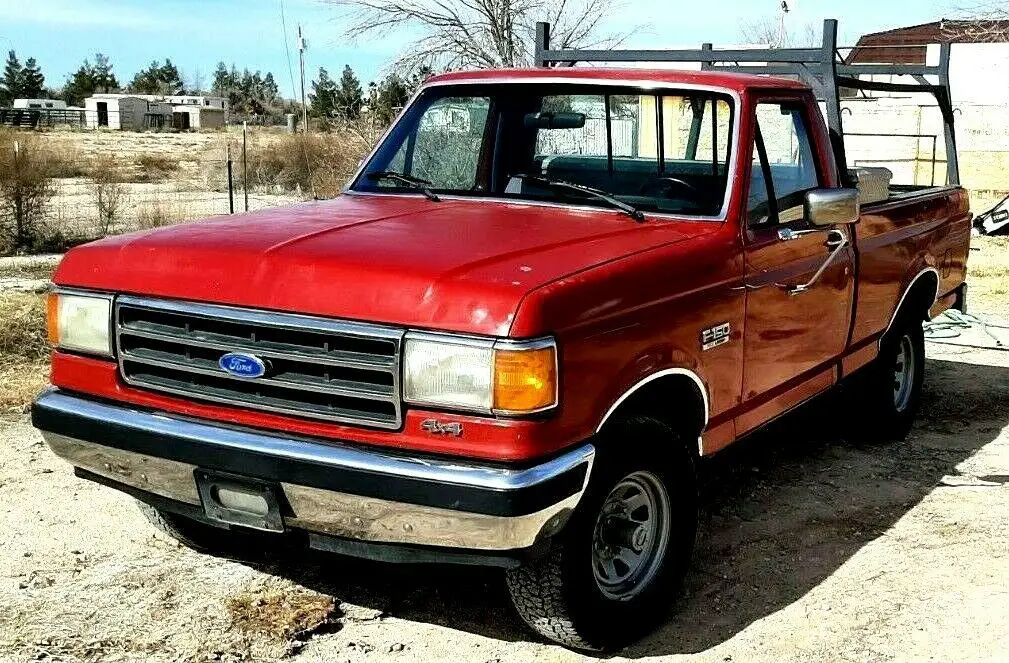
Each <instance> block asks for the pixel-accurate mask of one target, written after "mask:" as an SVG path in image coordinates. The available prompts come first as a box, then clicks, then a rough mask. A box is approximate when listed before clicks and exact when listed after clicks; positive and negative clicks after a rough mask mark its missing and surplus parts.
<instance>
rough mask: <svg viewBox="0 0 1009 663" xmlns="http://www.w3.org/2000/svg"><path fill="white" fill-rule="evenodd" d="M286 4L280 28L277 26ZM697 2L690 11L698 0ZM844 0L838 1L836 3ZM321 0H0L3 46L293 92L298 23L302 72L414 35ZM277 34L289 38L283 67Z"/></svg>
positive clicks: (754, 14) (723, 2)
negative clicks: (383, 31)
mask: <svg viewBox="0 0 1009 663" xmlns="http://www.w3.org/2000/svg"><path fill="white" fill-rule="evenodd" d="M789 2H790V5H792V7H793V11H792V12H791V13H790V14H789V22H790V24H791V25H792V26H793V29H794V31H795V32H796V33H801V32H802V30H803V29H804V27H803V26H805V25H806V24H809V23H812V24H816V25H819V24H820V23H821V22H822V21H823V19H824V18H827V17H830V18H837V19H839V27H840V38H839V42H840V43H841V44H842V45H851V44H854V42H855V41H856V40H857V39H858V37H859V35H861V34H864V33H867V32H876V31H879V30H884V29H888V28H894V27H900V26H904V25H914V24H917V23H926V22H929V21H933V20H937V19H939V18H942V17H953V16H957V15H958V12H957V10H956V9H955V7H957V6H958V5H959V6H962V4H963V3H962V2H961V3H957V2H956V1H955V0H953V1H950V0H889V1H888V0H845V2H843V3H839V2H837V1H836V0H789ZM282 4H283V7H284V14H285V17H286V25H287V34H286V39H285V33H284V30H283V27H282V21H281V5H282ZM615 4H617V5H619V9H618V10H617V11H614V12H612V14H611V16H612V17H611V18H609V19H608V20H607V21H606V22H605V24H604V26H603V29H604V30H606V31H611V32H613V33H623V32H627V31H630V30H634V33H633V35H632V36H631V37H630V38H629V39H628V40H627V41H626V42H625V44H624V46H626V47H628V48H634V47H638V48H660V47H674V46H678V47H687V46H690V47H696V46H697V45H698V44H699V43H700V42H704V41H710V42H713V43H714V44H715V45H716V46H718V45H719V44H738V43H740V29H741V26H742V25H743V24H746V23H750V22H753V21H756V20H760V19H764V18H768V17H770V18H772V19H773V20H776V17H777V16H778V13H777V12H778V7H779V6H780V0H706V2H703V3H699V2H697V0H689V1H684V0H623V1H622V2H621V1H620V0H617V2H615ZM702 5H703V7H704V11H703V12H700V11H697V9H698V7H699V6H702ZM841 8H843V12H842V10H841ZM344 12H346V10H345V9H340V10H338V9H336V8H335V7H334V6H333V5H331V4H327V3H326V2H325V0H283V3H282V2H281V0H155V1H147V0H0V51H3V52H4V53H5V52H6V51H8V50H11V49H14V50H16V51H17V54H18V57H19V58H20V59H21V61H22V63H23V62H24V60H25V59H27V58H28V57H34V58H36V60H38V62H39V64H40V65H41V67H42V71H43V73H44V74H45V75H46V83H47V85H49V86H51V87H60V86H62V85H63V84H64V83H65V82H66V79H67V77H68V75H69V74H71V73H72V72H73V71H74V70H76V69H77V68H78V67H79V66H80V64H81V62H82V61H83V60H84V59H85V58H89V59H90V60H92V61H93V59H94V53H95V52H96V51H98V52H102V53H104V54H105V55H107V56H109V58H110V59H111V61H112V64H113V67H114V71H115V73H116V75H117V76H118V78H119V80H120V82H121V83H123V84H125V83H126V82H128V81H129V80H130V79H131V78H132V77H133V74H134V73H135V72H136V71H137V70H139V69H141V68H143V67H145V66H146V65H147V64H149V63H150V62H151V61H152V60H154V59H157V60H159V61H160V60H164V58H166V57H168V58H171V60H172V62H173V63H175V64H176V66H178V67H179V68H180V69H181V70H182V72H183V74H184V76H185V78H186V80H187V82H189V81H191V80H192V79H193V78H194V76H197V75H201V76H202V77H203V79H204V82H205V84H206V85H209V84H210V82H211V81H212V78H213V71H214V69H215V68H216V66H217V63H218V62H220V61H223V62H226V63H228V64H229V65H230V64H231V63H235V64H237V65H238V66H239V68H245V67H248V68H249V69H251V70H253V71H255V70H257V69H259V70H262V71H263V72H266V71H271V72H273V74H274V76H275V77H276V79H277V82H278V84H279V85H280V87H281V93H282V94H283V95H284V96H286V97H289V98H293V97H294V96H295V95H294V93H293V90H294V85H293V83H294V82H295V81H296V80H297V76H298V61H297V57H298V54H297V50H296V47H295V33H296V30H297V26H298V25H299V24H300V25H301V26H302V28H303V30H304V31H305V37H306V39H307V41H308V51H307V53H306V65H305V66H306V73H307V76H308V78H309V79H311V78H314V77H315V75H316V72H317V71H318V69H319V67H325V68H326V69H327V70H329V71H330V73H331V74H335V75H338V74H339V72H340V71H341V70H342V69H343V66H344V65H345V64H349V65H350V66H351V67H353V68H354V70H355V71H356V72H357V74H358V77H359V78H360V79H361V80H362V81H364V82H367V81H369V80H373V79H375V78H378V77H380V76H382V75H383V74H385V73H388V65H389V63H390V62H391V61H392V59H393V58H394V57H395V56H396V55H397V54H398V53H400V52H402V51H403V50H404V49H405V48H406V47H407V46H408V45H409V43H410V41H411V37H412V35H411V34H408V33H392V34H387V35H382V36H380V37H375V38H371V39H367V40H361V41H358V42H356V43H352V42H350V41H348V40H347V39H346V38H345V37H344V30H345V28H346V26H347V24H348V21H349V18H348V16H346V15H345V13H344ZM285 44H287V45H288V46H289V47H290V63H291V67H290V68H289V66H288V63H289V60H288V56H287V52H286V51H285Z"/></svg>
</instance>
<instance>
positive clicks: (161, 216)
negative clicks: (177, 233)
mask: <svg viewBox="0 0 1009 663" xmlns="http://www.w3.org/2000/svg"><path fill="white" fill-rule="evenodd" d="M171 224H172V219H171V217H170V215H169V214H168V211H167V210H166V209H165V206H164V205H162V204H161V202H160V201H155V202H153V203H147V204H144V205H142V206H141V207H140V208H138V209H137V227H138V228H139V229H140V230H152V229H154V228H161V227H162V226H167V225H171Z"/></svg>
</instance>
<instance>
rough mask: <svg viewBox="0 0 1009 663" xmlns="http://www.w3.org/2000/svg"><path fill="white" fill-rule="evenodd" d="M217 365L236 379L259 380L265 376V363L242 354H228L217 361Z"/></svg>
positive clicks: (257, 358)
mask: <svg viewBox="0 0 1009 663" xmlns="http://www.w3.org/2000/svg"><path fill="white" fill-rule="evenodd" d="M217 365H218V366H220V367H221V370H223V371H224V372H225V373H227V374H228V375H233V376H235V377H236V378H261V377H263V376H264V375H266V362H264V361H263V360H262V359H260V358H259V357H257V356H255V355H247V354H245V353H242V352H229V353H228V354H226V355H224V356H223V357H221V358H220V359H218V360H217Z"/></svg>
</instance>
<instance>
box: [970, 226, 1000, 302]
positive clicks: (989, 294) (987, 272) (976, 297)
mask: <svg viewBox="0 0 1009 663" xmlns="http://www.w3.org/2000/svg"><path fill="white" fill-rule="evenodd" d="M967 283H968V285H969V287H970V290H969V292H968V294H967V310H968V311H970V312H979V313H982V314H987V315H992V316H995V317H998V318H1009V237H974V238H973V239H972V241H971V251H970V255H969V256H968V257H967Z"/></svg>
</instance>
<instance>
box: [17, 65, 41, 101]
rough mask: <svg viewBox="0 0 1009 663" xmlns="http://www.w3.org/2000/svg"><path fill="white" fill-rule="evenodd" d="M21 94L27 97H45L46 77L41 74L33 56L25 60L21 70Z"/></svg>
mask: <svg viewBox="0 0 1009 663" xmlns="http://www.w3.org/2000/svg"><path fill="white" fill-rule="evenodd" d="M21 94H22V95H23V96H25V97H27V98H28V99H43V98H46V97H47V92H46V77H45V76H44V75H43V74H42V68H41V67H39V64H38V62H36V61H35V58H28V59H27V60H26V61H25V66H24V69H22V70H21Z"/></svg>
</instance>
